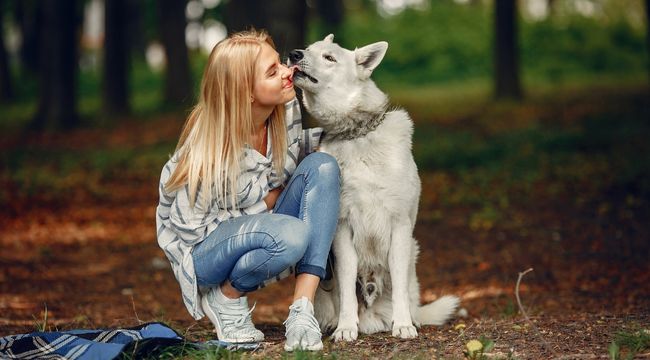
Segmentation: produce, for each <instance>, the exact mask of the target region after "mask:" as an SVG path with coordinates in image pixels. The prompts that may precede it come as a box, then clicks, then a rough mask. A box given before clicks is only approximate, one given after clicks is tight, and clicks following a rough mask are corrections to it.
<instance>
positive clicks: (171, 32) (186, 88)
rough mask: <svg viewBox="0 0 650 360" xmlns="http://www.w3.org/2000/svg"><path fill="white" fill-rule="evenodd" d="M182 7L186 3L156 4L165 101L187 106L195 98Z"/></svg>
mask: <svg viewBox="0 0 650 360" xmlns="http://www.w3.org/2000/svg"><path fill="white" fill-rule="evenodd" d="M185 5H186V0H161V1H160V3H159V6H160V29H161V34H162V41H163V45H164V46H165V55H166V57H167V67H166V76H165V93H164V98H165V102H166V103H167V104H170V105H172V106H179V105H188V104H190V103H191V102H192V100H193V98H194V95H193V90H192V89H193V87H192V77H191V74H190V63H189V57H188V53H187V45H186V44H185V25H186V21H185Z"/></svg>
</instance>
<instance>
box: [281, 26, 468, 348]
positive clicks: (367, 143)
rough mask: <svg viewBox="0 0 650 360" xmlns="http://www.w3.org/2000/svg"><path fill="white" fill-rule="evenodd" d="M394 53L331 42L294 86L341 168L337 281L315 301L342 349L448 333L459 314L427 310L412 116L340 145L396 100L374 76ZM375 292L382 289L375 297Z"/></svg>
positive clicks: (448, 306)
mask: <svg viewBox="0 0 650 360" xmlns="http://www.w3.org/2000/svg"><path fill="white" fill-rule="evenodd" d="M387 47H388V44H387V43H385V42H380V43H375V44H370V45H368V46H365V47H363V48H360V49H356V50H355V51H350V50H346V49H343V48H341V47H340V46H338V45H337V44H335V43H334V42H333V36H332V35H329V36H327V37H326V38H325V39H324V40H322V41H318V42H316V43H314V44H312V45H311V46H309V47H308V48H307V49H306V50H304V51H302V55H303V58H302V59H300V60H299V61H295V64H297V65H298V67H299V69H300V70H301V71H303V72H304V73H306V74H307V75H309V76H300V75H297V76H295V77H294V82H295V84H296V85H298V86H299V87H301V88H302V89H303V102H304V104H305V107H306V108H307V110H308V111H309V112H310V113H311V114H312V115H313V116H314V117H315V118H316V119H317V121H318V122H319V123H320V124H321V125H322V126H323V128H325V131H326V132H327V133H328V135H327V136H326V137H325V139H324V140H323V142H322V143H321V148H320V150H321V151H324V152H327V153H329V154H331V155H333V156H334V157H336V159H337V160H338V163H339V166H340V168H341V208H340V215H339V224H338V228H337V232H336V236H335V238H334V242H333V245H332V249H333V252H334V254H335V258H336V262H335V269H334V278H333V279H332V280H330V281H324V282H322V284H321V286H320V288H319V289H318V291H317V294H316V299H315V313H316V314H315V315H316V318H317V319H318V321H319V324H320V326H321V328H322V329H323V330H325V331H327V330H333V329H336V330H335V331H334V334H333V337H334V339H335V340H347V341H352V340H355V339H356V338H357V335H358V332H359V331H361V332H362V333H365V334H372V333H376V332H380V331H391V330H392V334H393V336H397V337H401V338H411V337H415V336H417V330H416V328H415V326H419V325H425V324H435V325H440V324H442V323H444V322H445V321H446V320H447V319H448V318H449V317H451V316H452V315H453V313H454V311H455V309H456V307H457V306H458V298H456V297H454V296H446V297H442V298H441V299H439V300H437V301H436V302H434V303H431V304H427V305H424V306H420V288H419V283H418V280H417V276H416V273H415V263H416V259H417V255H418V252H419V247H418V244H417V242H416V240H415V239H414V238H413V227H414V226H415V222H416V216H417V211H418V209H417V207H418V199H419V197H420V178H419V177H418V173H417V167H416V165H415V161H414V160H413V156H412V154H411V138H412V135H413V122H412V120H411V119H410V117H409V115H408V114H407V113H406V112H405V111H404V110H401V109H398V110H392V111H387V112H386V113H385V115H383V121H381V123H380V124H379V125H378V126H376V128H375V127H372V130H370V131H366V132H364V133H363V134H362V135H361V136H358V137H354V138H349V137H348V138H345V139H341V138H337V137H336V136H334V135H335V134H336V133H337V131H338V130H340V129H341V128H344V127H347V128H351V129H353V130H354V127H355V126H359V127H361V126H362V125H359V124H361V123H362V121H363V119H361V118H359V117H358V116H361V115H359V114H362V115H363V114H369V113H370V114H374V113H379V114H381V113H383V111H382V110H381V109H382V108H383V107H384V106H385V104H387V102H388V99H387V97H386V95H385V94H384V93H383V92H381V90H379V89H378V88H377V86H376V85H375V84H374V82H372V80H370V78H369V77H370V74H371V73H372V71H373V70H374V69H375V68H376V67H377V66H378V65H379V63H380V62H381V60H382V59H383V56H384V54H385V52H386V49H387ZM332 59H334V61H332ZM364 116H366V118H367V119H372V118H373V117H372V116H367V115H364ZM374 118H377V117H374ZM360 119H361V120H360ZM369 128H370V127H369ZM359 130H360V131H362V132H363V131H364V129H363V128H360V129H359ZM355 131H356V130H355ZM332 134H334V135H332ZM357 282H360V284H361V286H360V288H361V290H362V293H363V296H362V297H363V298H364V303H363V304H362V306H359V301H358V299H357V294H356V283H357ZM368 284H372V286H373V287H374V288H375V289H376V290H375V291H374V292H373V293H372V295H369V294H368V293H369V291H366V290H367V289H368Z"/></svg>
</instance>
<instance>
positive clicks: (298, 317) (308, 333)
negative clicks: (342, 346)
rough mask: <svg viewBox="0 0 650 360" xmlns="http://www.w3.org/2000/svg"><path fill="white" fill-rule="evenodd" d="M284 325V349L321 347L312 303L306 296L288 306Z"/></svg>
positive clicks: (318, 328) (318, 348)
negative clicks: (287, 314) (287, 315)
mask: <svg viewBox="0 0 650 360" xmlns="http://www.w3.org/2000/svg"><path fill="white" fill-rule="evenodd" d="M284 325H285V327H286V332H285V336H286V337H287V342H286V343H285V344H284V350H285V351H293V350H310V351H318V350H322V349H323V342H322V341H321V337H322V335H321V332H320V327H319V326H318V322H317V321H316V318H315V317H314V305H312V303H311V302H309V299H307V298H306V297H304V296H303V297H301V298H300V299H298V300H296V301H294V302H293V304H291V306H290V307H289V317H288V318H287V320H286V321H285V322H284Z"/></svg>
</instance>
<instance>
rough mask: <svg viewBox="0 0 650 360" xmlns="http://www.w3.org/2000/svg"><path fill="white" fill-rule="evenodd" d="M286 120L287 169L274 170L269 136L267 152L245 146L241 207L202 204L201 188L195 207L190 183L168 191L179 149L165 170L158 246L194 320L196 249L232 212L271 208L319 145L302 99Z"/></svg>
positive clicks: (158, 210)
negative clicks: (277, 192)
mask: <svg viewBox="0 0 650 360" xmlns="http://www.w3.org/2000/svg"><path fill="white" fill-rule="evenodd" d="M285 108H286V122H287V145H288V147H287V156H286V160H285V166H284V171H283V173H282V174H277V173H276V171H275V170H274V169H273V166H272V162H271V158H272V156H273V155H272V151H273V149H272V148H271V141H270V138H269V139H268V140H269V141H268V142H267V143H268V147H267V156H266V157H265V156H263V155H262V154H260V153H259V152H257V151H256V150H254V149H252V148H250V147H246V148H245V149H244V158H243V160H242V169H241V173H240V175H239V180H238V184H237V195H236V201H237V206H236V207H235V206H232V204H230V200H223V201H217V200H214V201H212V203H211V204H210V205H209V206H208V208H207V209H206V208H205V207H204V206H203V204H202V194H201V192H200V191H199V192H198V193H197V199H196V201H195V205H194V207H193V208H192V207H190V201H189V191H188V186H187V185H186V186H185V187H183V188H181V189H179V190H177V191H174V192H171V193H168V192H166V191H165V186H164V184H165V183H167V180H168V179H169V177H170V176H171V173H172V172H173V171H174V169H175V168H176V164H177V161H178V158H177V154H174V155H173V156H172V157H171V159H169V161H167V163H166V164H165V166H164V167H163V170H162V173H161V175H160V184H159V193H160V198H159V202H158V207H157V208H156V228H157V234H158V245H159V246H160V248H161V249H163V251H164V252H165V255H166V256H167V258H168V259H169V261H170V262H171V265H172V270H173V272H174V276H176V279H177V280H178V282H179V284H180V287H181V293H182V296H183V302H184V303H185V306H186V307H187V310H188V311H189V312H190V314H191V315H192V317H194V318H195V319H197V320H198V319H201V318H202V317H203V316H204V314H203V311H202V310H201V306H200V299H199V290H198V286H197V282H196V275H195V272H194V263H193V261H192V248H193V247H194V245H196V244H198V243H199V242H201V241H203V239H205V238H206V237H207V236H208V235H209V234H210V233H211V232H212V231H214V230H215V229H216V228H217V226H218V225H219V223H221V222H222V221H225V220H228V219H230V218H233V217H237V216H242V215H248V214H260V213H264V212H267V211H268V210H267V208H266V203H265V202H264V197H266V195H267V194H268V192H269V191H270V190H271V189H274V188H277V187H279V186H281V185H286V182H287V181H288V180H289V178H290V177H291V174H293V172H294V171H295V169H296V166H297V165H298V162H299V161H300V160H301V159H302V158H303V157H304V156H305V155H307V154H309V153H311V152H314V151H315V150H316V148H317V147H318V145H319V144H320V137H321V135H322V132H323V130H322V129H321V128H312V129H306V130H303V129H302V123H301V121H302V119H301V115H300V106H299V104H298V100H297V99H295V98H294V99H293V100H291V101H289V102H288V103H287V104H285Z"/></svg>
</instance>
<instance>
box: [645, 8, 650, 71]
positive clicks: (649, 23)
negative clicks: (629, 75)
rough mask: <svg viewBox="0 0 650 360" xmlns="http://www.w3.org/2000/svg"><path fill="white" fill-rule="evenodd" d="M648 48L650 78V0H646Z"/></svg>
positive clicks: (646, 39) (646, 38) (646, 40)
mask: <svg viewBox="0 0 650 360" xmlns="http://www.w3.org/2000/svg"><path fill="white" fill-rule="evenodd" d="M645 26H646V28H645V29H646V37H645V42H646V48H647V50H648V54H647V56H648V80H650V0H645Z"/></svg>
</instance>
